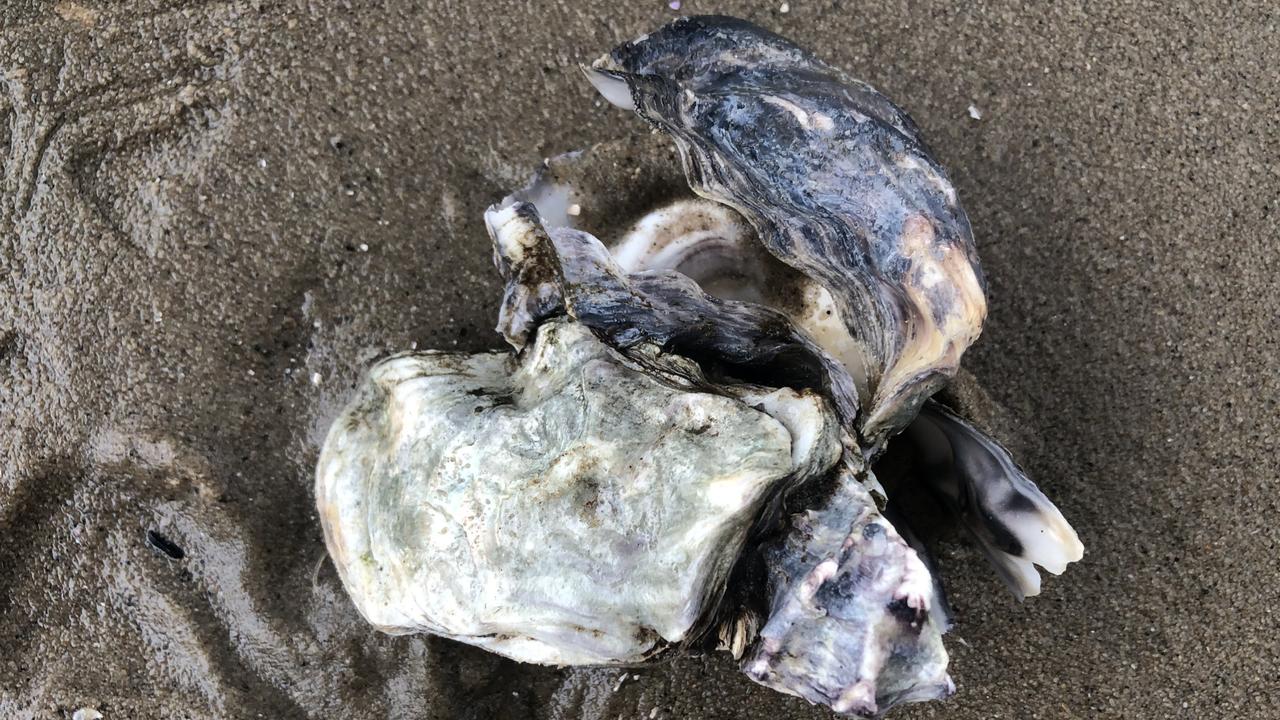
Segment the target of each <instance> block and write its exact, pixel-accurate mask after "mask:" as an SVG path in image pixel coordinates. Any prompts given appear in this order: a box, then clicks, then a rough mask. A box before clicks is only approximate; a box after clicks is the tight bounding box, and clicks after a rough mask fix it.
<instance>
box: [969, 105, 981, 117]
mask: <svg viewBox="0 0 1280 720" xmlns="http://www.w3.org/2000/svg"><path fill="white" fill-rule="evenodd" d="M969 117H971V118H973V119H974V120H981V119H982V111H981V110H979V109H978V106H977V105H972V104H971V105H969Z"/></svg>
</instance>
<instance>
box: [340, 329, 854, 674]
mask: <svg viewBox="0 0 1280 720" xmlns="http://www.w3.org/2000/svg"><path fill="white" fill-rule="evenodd" d="M676 377H677V376H674V375H664V376H658V375H654V374H651V373H648V372H645V371H644V370H643V369H642V368H639V367H637V366H635V365H634V364H632V363H631V362H630V361H628V360H627V359H626V358H624V357H623V356H622V355H621V354H620V353H618V352H617V351H616V350H613V349H612V348H610V347H609V346H608V345H606V344H605V343H603V342H601V341H600V340H598V339H597V338H596V337H595V336H594V335H592V333H591V332H590V331H589V330H588V329H587V328H586V327H585V326H583V325H581V324H579V323H575V322H572V321H569V320H567V319H565V318H557V319H552V320H548V321H547V322H545V323H542V324H540V325H539V327H538V329H537V331H536V333H535V338H533V339H531V344H530V346H529V347H528V348H527V349H526V351H525V352H523V353H521V354H520V356H519V357H516V356H512V355H509V354H505V353H503V354H499V353H492V354H482V355H462V354H457V353H416V354H410V355H400V356H396V357H392V358H390V359H387V360H384V361H382V362H380V363H379V364H378V365H377V366H376V367H375V368H374V369H373V370H372V371H371V372H370V377H369V382H368V383H366V384H365V385H364V386H363V388H362V389H361V392H360V394H359V395H358V396H357V398H356V399H355V400H354V401H353V403H352V405H351V407H350V408H349V409H348V410H347V412H346V413H345V414H344V416H343V419H342V420H341V421H340V423H339V424H337V425H335V426H334V430H333V432H332V434H331V435H330V438H329V441H328V442H326V444H325V448H324V453H323V455H322V457H321V459H320V466H319V472H318V476H319V478H320V480H319V482H318V483H317V486H316V494H317V499H318V502H319V505H320V508H321V511H322V515H323V518H324V527H325V531H326V533H327V537H328V538H329V548H330V552H331V553H332V556H333V559H334V564H335V565H336V566H337V567H338V568H339V571H340V573H341V575H342V580H343V583H344V584H345V585H346V587H347V590H348V592H349V593H350V594H351V597H352V598H353V599H354V600H355V601H356V604H357V607H358V608H359V609H360V611H361V613H362V614H363V615H364V616H365V618H366V619H368V620H369V622H371V623H373V624H374V625H376V626H377V627H378V628H379V629H381V630H383V631H385V632H391V633H407V632H431V633H435V634H437V635H444V636H446V637H452V638H456V639H459V640H465V641H466V642H470V643H472V644H475V645H479V646H481V647H485V648H488V649H490V650H493V651H495V652H500V653H502V654H504V655H507V656H509V657H512V658H515V659H517V660H522V661H526V662H538V663H551V664H558V665H563V664H601V663H632V662H639V661H642V660H644V659H645V658H646V657H648V656H650V655H652V654H653V653H654V652H655V651H657V650H660V649H661V648H662V647H665V646H666V645H668V644H673V643H679V642H682V641H684V640H686V639H687V638H689V637H690V635H691V634H693V633H694V632H696V630H697V629H698V623H699V621H700V620H703V618H704V613H703V608H704V607H706V606H708V605H715V604H716V603H717V602H718V600H719V595H720V594H721V593H722V592H723V589H724V586H725V581H726V580H727V579H728V574H729V571H730V569H731V568H732V566H733V564H734V562H735V561H736V559H737V557H738V553H739V552H740V550H741V548H742V545H743V543H744V541H745V536H746V533H747V529H748V528H749V527H750V525H751V523H752V521H753V520H754V519H755V518H756V516H757V515H758V513H759V511H760V508H761V506H762V505H763V504H764V503H765V502H766V501H767V499H768V498H769V497H770V496H771V495H773V494H775V493H777V492H779V491H780V490H781V489H782V487H781V486H783V485H785V484H787V483H796V482H803V481H805V480H806V479H808V478H811V477H814V476H816V475H818V474H820V473H822V472H824V471H825V470H826V469H828V468H829V467H830V466H831V465H832V464H833V463H834V462H835V461H836V459H837V458H838V457H839V453H840V446H839V443H838V442H837V430H838V427H839V425H838V423H837V422H836V420H835V417H834V415H833V414H832V413H831V410H830V408H829V407H828V405H827V404H826V402H825V401H824V400H822V398H821V397H820V396H818V395H816V394H813V393H797V392H795V391H793V390H790V389H786V388H783V389H776V390H775V389H764V388H754V387H746V386H738V387H736V388H734V393H733V395H732V396H730V395H725V394H719V393H711V392H705V391H701V390H699V389H698V388H696V387H694V386H691V385H687V384H686V383H684V382H682V381H678V380H676V379H675V378H676ZM357 510H358V511H357Z"/></svg>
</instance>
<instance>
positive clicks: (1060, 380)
mask: <svg viewBox="0 0 1280 720" xmlns="http://www.w3.org/2000/svg"><path fill="white" fill-rule="evenodd" d="M438 5H439V7H436V6H434V5H427V6H424V5H422V4H418V3H409V2H404V1H402V0H387V1H386V2H383V3H378V4H376V6H375V4H372V3H370V4H366V3H310V2H306V1H305V0H303V1H300V2H275V1H272V0H262V1H260V2H222V1H214V2H202V3H178V2H169V1H167V0H150V1H147V2H142V1H139V0H127V1H126V2H119V3H94V2H88V1H85V2H69V1H64V2H57V3H28V2H20V1H17V0H6V1H5V2H0V717H4V718H69V717H72V715H73V714H74V713H75V711H76V710H79V709H86V710H89V709H91V710H94V711H96V712H100V713H101V714H102V715H103V716H104V717H106V718H182V717H191V718H196V717H199V718H207V717H216V718H222V717H225V718H252V717H259V716H260V717H270V718H302V717H315V718H321V717H343V718H579V717H584V718H616V717H625V718H647V717H661V718H695V719H702V718H706V719H710V718H767V719H769V720H784V719H785V720H792V719H799V718H827V717H831V715H830V713H828V712H827V711H825V710H822V709H820V708H814V707H811V706H808V705H806V704H805V703H804V702H803V701H800V700H797V699H794V698H788V697H784V696H782V695H779V694H776V693H773V692H771V691H768V690H766V689H764V688H761V687H757V686H755V685H753V684H752V683H751V682H749V681H748V680H747V679H746V678H745V677H743V676H741V675H740V674H738V673H737V672H736V671H735V669H734V668H733V666H732V663H731V661H730V660H729V659H728V658H727V657H725V656H708V657H686V658H679V659H676V660H674V661H673V662H671V663H669V664H665V665H660V666H656V667H651V668H642V669H627V670H621V669H619V670H601V669H587V670H573V669H554V668H537V667H527V666H521V665H517V664H515V663H512V662H509V661H506V660H503V659H501V658H498V657H495V656H492V655H489V654H486V653H484V652H481V651H478V650H474V649H472V648H468V647H465V646H462V645H459V644H456V643H452V642H449V641H444V640H438V639H432V638H427V637H421V636H416V637H398V638H394V637H388V636H386V635H382V634H379V633H377V632H374V631H372V630H371V629H370V628H369V627H368V626H367V625H366V624H365V623H364V622H363V621H362V620H361V619H360V617H359V616H358V615H357V613H356V611H355V610H354V608H353V606H352V605H351V603H350V602H349V601H348V600H347V599H346V597H345V596H344V594H343V592H342V589H341V587H340V585H339V583H338V581H337V578H336V577H335V576H334V574H333V571H332V568H331V567H330V566H328V565H327V564H326V563H324V562H322V559H323V543H322V537H321V533H320V529H319V526H318V524H317V521H316V517H315V513H314V510H313V503H312V495H311V482H312V465H313V463H314V461H315V458H316V454H317V450H318V444H319V442H320V440H321V438H322V436H323V432H324V430H325V429H326V427H327V423H328V422H329V420H330V419H331V418H332V417H333V415H334V414H335V412H336V411H337V408H338V407H339V406H340V404H341V403H342V401H343V400H344V399H345V397H346V396H347V394H348V393H349V392H350V390H351V388H352V387H353V384H354V382H355V380H356V378H357V377H358V374H359V373H360V372H361V370H362V369H363V368H364V367H365V366H366V365H367V364H368V362H369V361H370V360H371V359H373V358H375V357H377V356H379V355H381V354H383V353H386V352H390V351H395V350H403V349H407V348H410V347H413V346H414V344H415V343H416V346H417V347H419V348H445V349H463V350H481V349H492V348H496V347H499V343H500V341H499V338H498V336H497V335H496V334H495V333H494V332H493V331H492V329H491V328H492V326H493V321H494V317H495V312H496V309H497V308H496V302H497V299H498V292H497V291H498V286H497V281H496V274H495V273H494V272H493V270H492V267H491V260H490V251H489V247H488V240H487V238H486V235H485V231H484V227H483V222H482V212H483V210H484V208H485V207H486V205H487V204H488V203H490V202H492V201H494V200H496V199H497V198H499V197H500V196H501V195H502V194H503V193H504V192H505V191H506V190H508V189H510V188H512V187H516V186H518V185H519V184H520V183H521V182H522V181H523V180H524V178H525V175H526V172H527V170H528V169H529V168H530V167H531V166H532V165H533V164H534V163H536V162H537V161H538V160H540V159H541V158H542V157H544V156H546V155H551V154H554V153H558V152H562V151H565V150H570V149H574V148H578V147H583V146H585V145H587V144H589V143H592V142H597V141H603V140H608V139H611V138H613V137H616V136H617V135H618V134H619V133H620V132H622V131H623V130H622V128H625V127H630V126H629V125H628V124H629V123H634V122H637V121H635V120H631V119H628V118H626V117H625V116H623V115H621V114H619V113H618V112H616V111H613V110H612V109H611V108H608V107H607V106H604V105H603V104H602V103H601V102H600V101H598V100H597V99H596V98H595V97H594V96H593V94H592V92H591V90H590V88H589V87H588V86H587V84H586V83H585V82H584V81H583V79H582V78H581V76H580V74H579V72H578V70H577V66H576V63H577V62H579V61H583V60H589V59H591V58H593V57H595V56H596V55H597V54H598V53H600V52H602V51H603V50H605V49H607V48H609V47H611V46H612V45H613V44H615V43H616V42H618V41H620V40H623V39H626V38H629V37H632V36H634V35H637V34H639V33H641V32H644V31H647V30H650V29H652V28H654V27H656V26H657V25H658V24H659V23H661V22H663V21H665V20H667V19H669V18H670V17H671V16H672V15H673V12H672V11H671V10H670V9H669V7H668V5H667V3H665V2H659V1H658V0H653V1H652V2H648V1H646V2H633V3H625V4H620V3H606V2H559V3H542V4H539V3H524V2H519V3H518V2H508V1H506V0H503V1H500V2H486V3H454V4H443V3H441V4H438ZM779 7H780V5H777V6H775V5H773V4H766V3H715V2H708V3H685V6H684V11H696V12H710V11H718V12H727V13H731V14H737V15H741V16H744V17H746V18H748V19H751V20H754V21H756V22H758V23H760V24H762V25H764V26H766V27H769V28H772V29H775V30H777V31H780V32H782V33H783V34H785V35H788V36H790V37H792V38H794V39H795V40H797V41H799V42H800V43H801V44H804V45H807V46H809V47H811V48H812V49H814V50H815V51H816V52H817V53H818V54H819V55H821V56H822V57H825V58H827V59H829V60H831V61H832V62H834V63H836V64H838V65H840V66H842V67H844V68H846V69H848V70H849V71H850V72H851V73H853V74H854V75H856V76H859V77H862V78H864V79H866V80H868V81H870V82H872V83H873V84H875V85H876V86H877V87H879V88H880V89H882V90H884V91H885V92H886V93H887V94H889V95H890V96H891V97H893V98H894V99H895V100H896V101H897V102H899V103H900V104H901V105H903V106H904V107H906V108H907V109H908V110H909V111H910V112H911V114H912V115H913V116H914V118H915V119H916V121H917V122H918V123H919V124H920V126H921V127H922V128H923V129H924V132H925V134H926V136H927V138H928V139H929V142H930V144H931V145H932V146H933V148H934V149H935V151H936V152H937V154H938V155H939V156H940V158H941V159H942V161H943V162H944V164H945V165H946V166H947V167H948V168H949V169H950V171H951V173H952V177H953V179H954V180H955V183H956V186H957V188H958V191H959V193H960V197H961V199H962V201H963V203H964V204H965V206H966V208H967V209H968V211H969V214H970V218H971V220H972V222H973V226H974V228H975V235H976V236H977V238H978V243H979V249H980V252H981V255H982V260H983V265H984V269H985V270H986V274H987V276H988V279H989V281H990V284H991V312H990V321H989V324H988V327H987V330H986V332H985V334H984V336H983V338H982V339H981V341H980V342H979V343H978V345H977V346H976V347H975V348H974V349H973V350H972V351H971V352H970V353H969V354H968V356H967V357H966V365H967V367H968V368H969V369H970V370H971V371H972V372H973V374H974V375H975V376H976V378H977V379H978V381H979V382H980V383H981V384H982V386H983V387H985V388H986V390H987V392H988V393H989V394H990V395H991V396H992V397H993V398H995V400H997V401H998V402H999V403H1001V404H1002V405H1003V406H1004V408H1005V410H1006V414H1007V417H1010V418H1014V419H1016V421H1015V422H1014V423H1013V426H1014V428H1015V430H1016V434H1017V435H1018V437H1017V438H1016V439H1015V445H1016V446H1017V447H1018V448H1019V449H1020V451H1021V453H1020V459H1021V461H1022V464H1023V465H1024V466H1025V467H1026V469H1027V470H1028V471H1029V472H1030V473H1031V474H1032V475H1034V476H1035V477H1036V478H1037V479H1038V480H1039V482H1040V483H1041V485H1042V486H1043V487H1044V489H1045V491H1046V492H1047V494H1049V495H1050V496H1051V497H1053V498H1054V499H1055V500H1056V501H1057V502H1058V504H1059V505H1060V506H1061V508H1062V510H1063V511H1064V513H1065V514H1066V516H1067V517H1068V518H1070V519H1071V521H1072V522H1073V523H1074V524H1075V526H1076V528H1077V529H1078V530H1079V532H1080V535H1081V537H1082V539H1083V540H1084V542H1085V544H1086V545H1087V547H1088V554H1087V555H1086V557H1085V560H1084V562H1082V563H1080V564H1079V565H1076V566H1073V567H1072V568H1071V569H1070V571H1069V572H1068V573H1067V574H1066V575H1065V576H1063V577H1061V578H1052V579H1049V580H1048V581H1047V582H1046V583H1045V592H1044V594H1043V595H1042V596H1040V597H1038V598H1035V599H1032V600H1029V601H1027V602H1026V603H1023V604H1019V603H1017V602H1015V601H1013V600H1012V599H1011V598H1009V597H1008V596H1007V595H1006V594H1005V593H1004V592H1003V590H1002V588H1001V587H1000V585H999V583H998V581H997V580H996V579H995V578H994V576H993V575H992V574H991V573H990V571H989V570H988V569H987V568H986V567H985V566H984V565H983V563H982V561H981V559H980V557H979V556H978V554H977V553H976V552H975V550H974V548H973V547H971V546H970V545H969V544H968V543H967V542H966V541H965V540H964V539H963V538H962V537H959V536H956V535H954V534H951V535H948V534H945V533H944V534H942V536H941V538H940V539H939V543H938V550H939V552H938V554H939V559H940V561H941V563H942V564H943V566H944V567H945V570H946V577H947V580H948V586H949V590H950V593H951V598H952V601H953V603H954V605H955V608H956V615H957V626H956V629H955V630H954V631H953V632H952V634H951V635H950V636H949V637H950V641H949V647H950V650H951V654H952V671H953V674H954V676H955V679H956V682H957V684H958V685H959V693H958V694H957V695H956V697H955V698H954V699H953V700H951V701H950V702H949V703H947V704H927V705H921V706H915V707H910V708H906V709H904V710H901V711H899V712H896V713H895V715H894V717H896V718H943V717H945V718H949V719H950V720H965V719H969V718H994V717H1001V718H1094V717H1128V718H1148V717H1149V718H1157V717H1158V718H1165V717H1187V718H1201V717H1235V718H1274V717H1277V716H1280V683H1277V682H1276V670H1277V668H1278V667H1280V616H1278V615H1277V612H1280V611H1277V610H1276V608H1277V607H1280V602H1278V601H1280V582H1277V580H1278V579H1280V547H1277V540H1278V539H1280V524H1278V523H1277V522H1276V520H1275V519H1276V517H1277V510H1278V508H1277V496H1278V495H1280V487H1277V482H1278V481H1277V476H1278V475H1280V463H1278V462H1277V459H1276V458H1277V457H1278V455H1280V441H1278V437H1280V427H1278V426H1280V423H1277V417H1278V416H1280V408H1278V407H1277V398H1278V397H1280V330H1278V329H1277V323H1276V318H1277V317H1280V294H1277V292H1276V282H1275V277H1276V274H1277V272H1280V250H1277V247H1276V228H1277V218H1278V217H1280V177H1278V175H1277V172H1278V171H1277V165H1276V158H1277V157H1280V121H1278V120H1277V113H1276V110H1275V108H1277V107H1280V75H1277V74H1276V73H1275V72H1274V66H1275V64H1276V61H1277V60H1280V36H1278V35H1277V29H1276V28H1277V22H1278V21H1280V18H1277V15H1276V14H1275V11H1274V7H1269V6H1268V4H1266V3H1256V4H1253V3H1225V2H1216V3H1172V4H1148V5H1144V6H1134V5H1129V4H1125V3H1120V2H1115V1H1114V0H1105V1H1103V2H1094V3H1088V4H1085V3H1057V4H1054V5H1053V7H1052V8H1048V7H1046V8H1043V9H1034V10H1033V9H1027V10H1023V9H1021V3H1004V2H996V3H985V4H978V5H975V4H972V3H969V4H957V5H944V4H909V5H903V4H900V3H851V2H822V3H817V2H814V3H810V2H803V1H801V2H792V3H790V4H789V5H788V6H787V12H785V13H783V12H780V11H779ZM620 192H625V189H620ZM624 674H625V676H626V677H625V678H624V677H623V676H624ZM81 717H93V715H92V714H89V713H87V712H86V713H84V714H82V715H81Z"/></svg>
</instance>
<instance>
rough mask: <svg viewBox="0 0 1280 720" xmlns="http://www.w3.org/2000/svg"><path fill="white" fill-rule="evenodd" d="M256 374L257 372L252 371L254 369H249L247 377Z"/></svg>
mask: <svg viewBox="0 0 1280 720" xmlns="http://www.w3.org/2000/svg"><path fill="white" fill-rule="evenodd" d="M256 374H257V373H255V372H254V371H252V370H250V371H249V377H253V376H254V375H256Z"/></svg>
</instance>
